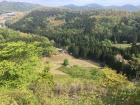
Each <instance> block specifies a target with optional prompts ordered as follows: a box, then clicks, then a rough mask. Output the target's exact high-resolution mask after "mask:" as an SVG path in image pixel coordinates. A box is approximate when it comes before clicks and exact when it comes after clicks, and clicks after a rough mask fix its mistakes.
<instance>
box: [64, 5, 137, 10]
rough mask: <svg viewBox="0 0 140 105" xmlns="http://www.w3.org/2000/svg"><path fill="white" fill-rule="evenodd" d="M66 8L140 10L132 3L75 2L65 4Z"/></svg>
mask: <svg viewBox="0 0 140 105" xmlns="http://www.w3.org/2000/svg"><path fill="white" fill-rule="evenodd" d="M63 7H65V8H69V9H117V10H127V11H138V10H140V6H134V5H131V4H126V5H122V6H115V5H114V6H103V5H99V4H88V5H84V6H77V5H74V4H70V5H65V6H63Z"/></svg>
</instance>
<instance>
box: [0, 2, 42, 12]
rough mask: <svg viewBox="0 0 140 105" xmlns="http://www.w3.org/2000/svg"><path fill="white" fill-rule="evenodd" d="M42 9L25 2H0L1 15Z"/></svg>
mask: <svg viewBox="0 0 140 105" xmlns="http://www.w3.org/2000/svg"><path fill="white" fill-rule="evenodd" d="M40 7H41V6H40V5H36V4H30V3H24V2H9V1H2V2H0V13H6V12H26V11H31V10H34V9H37V8H40Z"/></svg>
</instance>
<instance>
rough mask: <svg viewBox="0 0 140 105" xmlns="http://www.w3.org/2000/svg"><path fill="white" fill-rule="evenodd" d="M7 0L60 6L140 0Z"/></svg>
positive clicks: (112, 3)
mask: <svg viewBox="0 0 140 105" xmlns="http://www.w3.org/2000/svg"><path fill="white" fill-rule="evenodd" d="M0 1H4V0H0ZM7 1H18V2H30V3H35V4H42V5H46V6H60V5H67V4H76V5H86V4H91V3H97V4H100V5H105V6H108V5H125V4H131V5H140V0H7Z"/></svg>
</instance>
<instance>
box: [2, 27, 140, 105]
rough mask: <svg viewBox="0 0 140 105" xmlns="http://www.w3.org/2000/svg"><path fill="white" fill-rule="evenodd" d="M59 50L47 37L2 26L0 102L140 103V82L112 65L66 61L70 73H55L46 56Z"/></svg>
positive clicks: (64, 104) (61, 104) (22, 104)
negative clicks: (74, 63)
mask: <svg viewBox="0 0 140 105" xmlns="http://www.w3.org/2000/svg"><path fill="white" fill-rule="evenodd" d="M55 52H56V49H55V48H54V47H53V46H52V43H51V42H49V40H48V39H47V38H46V37H43V36H37V35H31V34H25V33H21V32H16V31H13V30H9V29H0V104H1V105H48V104H49V105H86V104H87V105H111V104H113V105H139V104H140V101H139V97H140V94H139V91H140V88H139V84H138V83H136V84H134V83H132V82H130V81H128V80H127V78H126V77H125V76H123V75H121V74H117V73H116V72H115V71H113V70H112V69H110V68H102V69H99V68H94V67H81V66H78V65H75V66H68V65H70V64H69V63H70V62H68V60H64V64H62V65H61V67H60V68H58V69H59V70H60V71H62V72H64V73H66V74H67V75H64V76H62V75H51V74H50V73H49V72H48V71H49V70H50V69H51V64H50V62H44V61H42V57H48V56H52V54H56V53H55ZM56 56H57V55H56ZM66 62H67V63H66ZM52 63H53V62H52Z"/></svg>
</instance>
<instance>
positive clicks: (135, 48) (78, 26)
mask: <svg viewBox="0 0 140 105" xmlns="http://www.w3.org/2000/svg"><path fill="white" fill-rule="evenodd" d="M139 14H140V13H139V12H127V11H114V10H85V11H74V10H67V9H59V8H58V9H57V8H56V9H43V10H42V9H40V10H36V11H33V12H31V13H29V14H28V15H27V16H26V17H24V18H22V19H21V20H19V21H18V22H16V23H14V24H8V23H7V26H8V27H10V28H13V29H15V30H20V31H22V32H26V33H34V34H38V35H43V36H47V37H48V38H49V39H50V40H52V41H54V42H55V46H56V47H60V48H64V49H66V50H68V51H69V52H70V53H71V54H72V55H73V56H75V57H81V58H88V59H94V60H98V61H100V62H102V65H103V66H105V65H107V66H109V67H111V68H113V69H115V70H117V72H118V73H122V74H126V75H127V77H128V78H129V79H136V77H137V75H138V72H139V70H140V63H139V58H140V44H139V43H140V34H139V33H140V17H139ZM118 45H121V46H123V47H121V46H120V47H118ZM116 46H117V47H116Z"/></svg>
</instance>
